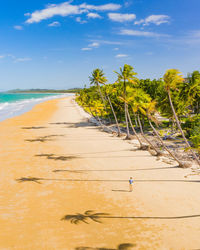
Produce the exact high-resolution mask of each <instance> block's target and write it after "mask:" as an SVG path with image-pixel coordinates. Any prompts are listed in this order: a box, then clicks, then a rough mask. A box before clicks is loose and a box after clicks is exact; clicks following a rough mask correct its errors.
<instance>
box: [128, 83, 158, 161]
mask: <svg viewBox="0 0 200 250" xmlns="http://www.w3.org/2000/svg"><path fill="white" fill-rule="evenodd" d="M127 92H128V100H129V104H130V106H131V107H132V110H133V112H134V113H137V118H138V124H139V128H140V132H141V135H142V137H143V138H144V140H145V141H146V142H147V144H149V145H150V147H151V148H153V149H154V151H155V152H156V155H157V156H159V155H161V152H160V151H159V150H158V149H157V148H156V147H155V146H154V144H153V143H152V142H151V141H150V140H149V139H148V137H147V136H146V135H145V133H144V131H143V128H142V124H141V120H140V115H143V116H145V115H146V111H145V108H146V103H148V102H150V100H151V97H150V96H149V95H148V94H146V93H145V92H144V91H143V90H142V89H140V88H134V89H133V88H132V89H131V88H130V87H129V88H128V91H127Z"/></svg>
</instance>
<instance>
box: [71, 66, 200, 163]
mask: <svg viewBox="0 0 200 250" xmlns="http://www.w3.org/2000/svg"><path fill="white" fill-rule="evenodd" d="M115 73H116V81H115V82H114V83H109V82H108V81H107V78H106V76H105V74H104V72H103V70H102V69H99V68H96V69H94V70H93V72H92V74H91V76H90V77H89V80H90V85H91V86H90V87H89V88H87V87H86V86H85V88H84V89H82V90H81V91H80V93H79V94H77V97H76V100H77V102H78V103H79V104H80V105H81V106H83V107H84V109H85V110H86V111H87V112H88V113H90V114H91V115H92V117H94V118H95V119H96V120H97V121H98V123H99V124H100V125H101V126H102V128H107V129H108V130H109V131H110V132H113V133H115V134H116V135H117V136H121V135H122V134H126V138H125V139H127V140H129V139H133V138H134V137H135V139H136V140H137V141H138V143H139V144H138V145H139V149H141V150H149V152H150V153H151V154H152V155H157V156H159V155H163V154H164V155H166V154H167V155H168V156H169V157H171V158H173V159H174V160H175V161H176V162H177V163H178V165H179V166H180V167H189V166H190V162H191V160H193V161H195V162H196V163H197V164H198V165H200V158H199V153H200V72H199V71H193V72H192V73H188V75H187V77H186V78H184V77H183V76H182V75H181V72H179V70H177V69H169V70H167V71H166V73H165V74H164V76H163V78H161V79H158V80H156V79H154V80H150V79H139V78H137V72H135V71H134V68H133V67H132V66H131V65H128V64H125V65H124V66H123V67H120V69H119V70H118V71H115Z"/></svg>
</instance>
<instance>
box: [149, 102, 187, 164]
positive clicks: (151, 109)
mask: <svg viewBox="0 0 200 250" xmlns="http://www.w3.org/2000/svg"><path fill="white" fill-rule="evenodd" d="M155 107H156V102H155V101H152V102H149V103H146V115H147V119H148V121H149V124H150V126H151V128H152V129H153V132H154V133H155V135H156V137H157V138H158V140H159V141H160V142H161V144H162V147H163V148H164V149H165V150H166V151H167V152H168V153H169V155H170V156H171V157H172V158H173V159H174V160H175V161H176V162H177V163H178V164H179V167H182V168H185V167H188V164H186V163H183V162H182V161H180V160H179V159H178V158H177V156H176V155H175V154H174V153H173V152H172V151H171V150H170V149H169V148H168V147H167V146H166V145H165V144H164V142H163V140H162V138H161V136H160V135H159V133H158V131H157V130H156V128H155V127H154V126H153V124H152V121H153V122H154V123H155V124H157V125H158V121H157V119H156V118H155V116H154V114H155V112H156V108H155Z"/></svg>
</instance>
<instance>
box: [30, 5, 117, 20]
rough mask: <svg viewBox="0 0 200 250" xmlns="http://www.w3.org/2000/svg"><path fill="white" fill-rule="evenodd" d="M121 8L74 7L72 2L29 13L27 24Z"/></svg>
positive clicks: (103, 6)
mask: <svg viewBox="0 0 200 250" xmlns="http://www.w3.org/2000/svg"><path fill="white" fill-rule="evenodd" d="M119 8H121V5H119V4H112V3H110V4H104V5H99V6H96V5H88V4H85V3H84V4H81V5H72V4H71V2H63V3H61V4H50V5H48V6H47V7H46V8H44V9H42V10H36V11H34V12H33V13H31V14H30V13H27V14H26V16H29V18H28V20H27V21H26V23H29V24H31V23H39V22H41V21H42V20H45V19H49V18H51V17H53V16H56V15H58V16H62V17H65V16H69V15H78V14H82V13H85V12H88V10H96V11H114V10H118V9H119Z"/></svg>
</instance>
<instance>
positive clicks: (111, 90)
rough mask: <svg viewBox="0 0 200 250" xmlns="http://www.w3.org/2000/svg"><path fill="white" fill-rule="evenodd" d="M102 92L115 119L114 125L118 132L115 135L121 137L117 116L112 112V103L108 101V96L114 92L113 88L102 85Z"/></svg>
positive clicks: (108, 85) (109, 85)
mask: <svg viewBox="0 0 200 250" xmlns="http://www.w3.org/2000/svg"><path fill="white" fill-rule="evenodd" d="M104 91H105V95H106V98H107V100H108V102H109V104H110V107H111V110H112V113H113V116H114V118H115V123H116V125H117V131H118V133H117V135H118V136H120V135H121V130H120V127H119V122H118V119H117V116H116V114H115V111H114V108H113V105H112V102H111V99H110V96H111V94H112V93H113V91H115V88H113V86H111V84H107V85H104Z"/></svg>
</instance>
